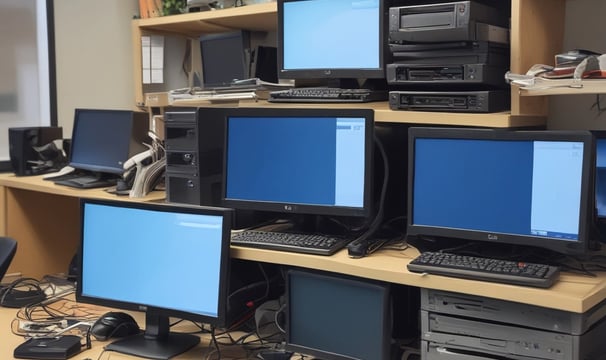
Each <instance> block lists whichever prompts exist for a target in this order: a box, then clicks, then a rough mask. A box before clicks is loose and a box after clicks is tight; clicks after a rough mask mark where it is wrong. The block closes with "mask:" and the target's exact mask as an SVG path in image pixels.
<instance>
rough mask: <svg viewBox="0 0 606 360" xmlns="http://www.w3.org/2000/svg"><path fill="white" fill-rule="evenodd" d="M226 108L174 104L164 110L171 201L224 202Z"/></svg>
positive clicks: (205, 203) (210, 204)
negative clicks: (181, 106) (174, 106)
mask: <svg viewBox="0 0 606 360" xmlns="http://www.w3.org/2000/svg"><path fill="white" fill-rule="evenodd" d="M224 111H225V110H224V109H223V108H220V107H199V108H173V109H170V110H169V111H166V113H165V114H164V126H165V147H166V195H167V200H168V201H169V202H174V203H186V204H194V205H205V206H219V205H220V204H221V188H222V183H223V182H222V177H223V146H224V132H225V116H224Z"/></svg>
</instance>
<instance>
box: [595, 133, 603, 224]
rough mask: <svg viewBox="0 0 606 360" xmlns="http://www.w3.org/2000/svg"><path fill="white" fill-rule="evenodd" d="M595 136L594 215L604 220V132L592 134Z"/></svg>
mask: <svg viewBox="0 0 606 360" xmlns="http://www.w3.org/2000/svg"><path fill="white" fill-rule="evenodd" d="M594 134H595V135H596V140H595V147H596V162H595V167H596V169H595V171H596V173H595V206H596V215H597V216H598V218H600V219H606V131H598V132H594Z"/></svg>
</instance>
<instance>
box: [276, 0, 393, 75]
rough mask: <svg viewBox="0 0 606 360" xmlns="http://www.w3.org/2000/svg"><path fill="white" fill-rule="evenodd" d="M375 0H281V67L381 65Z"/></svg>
mask: <svg viewBox="0 0 606 360" xmlns="http://www.w3.org/2000/svg"><path fill="white" fill-rule="evenodd" d="M380 8H381V6H380V1H379V0H307V1H285V2H284V11H283V31H282V34H281V35H282V37H283V40H282V45H283V49H282V51H283V69H284V70H305V69H379V68H382V66H383V64H381V61H382V58H381V57H382V54H381V51H382V50H381V49H382V44H381V39H382V37H381V31H382V29H381V25H380V24H381V16H382V14H381V9H380Z"/></svg>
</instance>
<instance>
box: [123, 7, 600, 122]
mask: <svg viewBox="0 0 606 360" xmlns="http://www.w3.org/2000/svg"><path fill="white" fill-rule="evenodd" d="M510 1H511V31H510V50H511V57H510V70H511V71H513V72H515V73H522V72H523V71H526V70H527V69H528V68H529V67H530V66H532V65H533V64H539V63H548V62H549V61H551V60H552V59H553V54H555V53H557V52H558V51H560V49H561V48H562V40H563V32H564V30H563V26H562V24H563V23H564V15H565V10H566V0H550V1H549V9H550V11H548V12H546V11H544V9H545V0H510ZM277 13H278V11H277V3H276V2H275V1H274V2H268V3H261V4H253V5H246V6H241V7H236V8H228V9H222V10H214V11H205V12H199V13H188V14H180V15H171V16H164V17H157V18H149V19H138V20H133V23H132V29H133V34H132V35H133V55H134V69H140V68H141V65H142V64H141V36H142V35H144V34H150V33H158V34H167V35H170V34H172V35H178V36H182V37H186V38H189V39H190V40H191V39H196V38H198V37H199V36H200V35H201V34H205V33H216V32H223V31H231V30H236V29H244V30H250V31H263V32H275V31H276V30H277V20H278V19H277V18H278V16H277ZM134 83H135V103H136V105H137V106H140V107H143V106H145V99H144V90H143V85H142V75H141V72H139V71H135V72H134ZM166 90H169V89H156V88H154V89H153V90H150V91H154V92H156V91H166ZM584 91H589V90H584ZM550 94H554V93H553V92H550V93H549V94H546V95H550ZM563 94H564V92H563ZM533 95H539V94H538V93H534V94H533ZM314 106H316V107H318V105H317V104H316V105H314ZM321 106H325V105H324V104H322V105H321ZM375 111H376V114H377V116H376V119H377V121H385V122H398V123H410V124H424V125H433V124H435V125H459V126H481V127H498V128H505V127H526V126H532V127H535V126H545V125H546V123H547V115H548V101H547V99H546V98H544V97H541V96H534V97H533V96H529V95H528V94H525V93H521V92H520V91H519V89H517V88H515V87H514V88H512V89H511V107H510V111H508V112H504V113H491V114H484V113H467V114H466V113H447V112H444V113H442V112H417V111H392V110H390V109H389V107H388V106H387V105H379V106H377V107H376V108H375Z"/></svg>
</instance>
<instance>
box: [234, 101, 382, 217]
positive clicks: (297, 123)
mask: <svg viewBox="0 0 606 360" xmlns="http://www.w3.org/2000/svg"><path fill="white" fill-rule="evenodd" d="M225 116H226V132H225V133H226V138H225V147H224V149H225V153H224V154H225V155H224V156H225V162H224V166H223V170H224V176H223V179H224V181H223V206H226V207H232V208H236V209H249V210H256V211H269V212H277V213H282V214H306V215H335V216H351V217H367V216H368V215H370V213H371V207H372V206H371V199H372V196H371V193H372V180H371V179H372V174H373V173H372V171H373V170H372V169H373V147H374V142H373V141H374V139H373V137H374V126H373V123H374V113H373V111H372V110H368V109H285V108H231V109H227V110H226V111H225Z"/></svg>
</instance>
